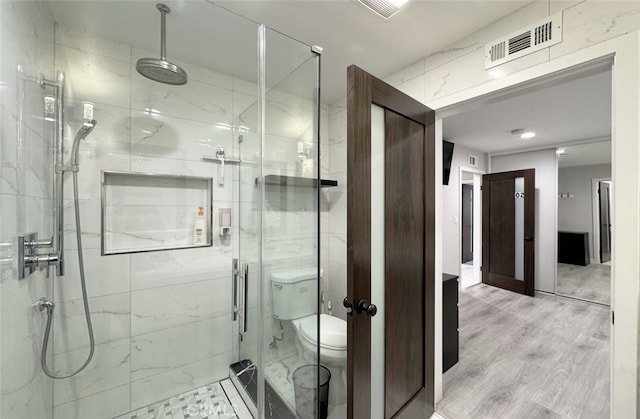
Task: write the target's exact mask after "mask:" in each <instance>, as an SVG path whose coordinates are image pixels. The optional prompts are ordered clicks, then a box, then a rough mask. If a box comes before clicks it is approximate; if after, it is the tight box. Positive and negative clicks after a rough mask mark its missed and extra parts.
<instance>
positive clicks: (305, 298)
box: [271, 268, 322, 320]
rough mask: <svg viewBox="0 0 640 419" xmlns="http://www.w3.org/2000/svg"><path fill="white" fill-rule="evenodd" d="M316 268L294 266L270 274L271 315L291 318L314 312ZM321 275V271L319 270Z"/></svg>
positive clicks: (316, 290) (316, 288)
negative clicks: (293, 267)
mask: <svg viewBox="0 0 640 419" xmlns="http://www.w3.org/2000/svg"><path fill="white" fill-rule="evenodd" d="M317 274H318V270H317V269H316V268H296V269H289V270H286V271H278V272H273V273H272V274H271V292H272V296H273V315H274V317H275V318H277V319H280V320H293V319H299V318H301V317H305V316H310V315H312V314H315V313H316V310H317V307H318V278H317ZM320 275H322V271H321V272H320Z"/></svg>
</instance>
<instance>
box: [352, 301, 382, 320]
mask: <svg viewBox="0 0 640 419" xmlns="http://www.w3.org/2000/svg"><path fill="white" fill-rule="evenodd" d="M356 310H357V311H358V313H360V314H366V315H367V316H369V317H373V316H375V315H376V313H378V307H376V305H375V304H371V303H369V301H367V300H360V301H359V302H358V307H357V308H356Z"/></svg>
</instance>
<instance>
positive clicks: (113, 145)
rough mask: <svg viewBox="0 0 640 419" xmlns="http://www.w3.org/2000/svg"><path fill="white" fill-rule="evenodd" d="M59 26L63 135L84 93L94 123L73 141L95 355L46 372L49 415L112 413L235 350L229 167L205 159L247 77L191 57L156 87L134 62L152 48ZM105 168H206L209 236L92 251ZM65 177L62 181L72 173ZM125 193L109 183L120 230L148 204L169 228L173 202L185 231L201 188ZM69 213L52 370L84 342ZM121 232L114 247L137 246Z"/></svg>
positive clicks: (178, 388)
mask: <svg viewBox="0 0 640 419" xmlns="http://www.w3.org/2000/svg"><path fill="white" fill-rule="evenodd" d="M55 33H56V43H55V57H56V59H55V66H56V68H59V69H62V70H65V72H66V74H67V87H66V89H65V100H66V109H65V112H66V115H67V126H66V135H65V144H66V146H67V147H69V146H70V145H71V142H72V140H73V137H74V136H75V133H76V132H77V129H78V128H79V125H80V124H81V122H82V113H81V110H82V104H83V103H84V102H91V103H93V104H94V118H95V119H96V120H97V121H98V124H97V126H96V128H95V130H94V131H93V132H92V133H91V135H90V136H89V137H87V139H86V140H85V141H83V142H82V143H81V145H80V176H79V178H80V185H79V190H80V192H79V195H80V211H81V217H82V238H83V249H84V252H85V266H86V273H87V275H86V276H87V287H88V290H89V297H90V298H89V304H90V307H91V312H92V320H93V324H94V330H95V335H96V342H97V346H96V354H95V358H94V360H93V361H92V363H91V365H90V366H89V368H88V369H87V370H86V371H84V372H82V373H81V374H79V375H78V376H77V377H74V378H72V379H69V380H64V381H57V382H56V383H55V387H54V398H53V402H54V406H55V407H54V414H55V416H56V417H60V418H65V419H67V418H69V419H71V418H81V417H83V418H84V417H91V418H95V419H100V418H111V417H114V416H116V415H119V414H123V413H125V412H129V411H132V410H136V409H138V408H141V407H143V406H146V405H148V404H150V403H153V402H155V401H157V400H159V399H162V398H164V397H171V396H174V395H176V394H180V393H182V392H185V391H188V390H190V389H193V388H197V387H198V386H201V385H203V384H206V383H209V382H212V381H215V380H218V379H221V378H224V377H226V376H227V371H228V366H229V364H230V363H231V361H232V350H233V347H232V342H233V341H232V339H231V337H232V322H231V321H230V316H229V313H230V310H231V281H230V277H229V272H230V266H231V259H232V257H233V255H234V254H237V252H238V240H237V237H238V223H237V222H238V217H237V215H238V214H237V205H236V204H234V200H237V198H236V197H237V193H238V173H237V169H236V168H235V167H234V166H232V165H226V166H225V169H224V178H225V181H224V184H223V185H220V182H219V180H220V176H221V172H219V170H218V166H217V165H216V164H214V163H206V162H203V161H202V156H204V155H210V156H211V155H215V149H216V146H222V147H224V149H225V152H226V155H227V156H229V157H233V156H235V155H237V143H236V141H235V139H234V133H233V130H232V129H231V127H232V125H233V123H234V118H236V117H237V115H238V114H239V112H240V111H241V110H242V109H243V107H246V104H247V103H248V102H250V101H251V100H255V99H254V98H255V94H254V96H251V95H249V94H247V92H248V90H249V89H247V87H246V83H244V82H243V81H238V82H239V83H241V84H242V87H243V88H242V89H241V91H238V90H236V89H235V88H234V85H235V83H236V80H235V79H234V78H233V77H231V76H228V75H225V74H220V73H216V72H214V71H210V70H207V69H204V68H199V67H196V66H194V65H191V64H189V63H179V65H181V66H183V68H185V69H186V71H187V72H188V73H189V76H190V80H189V83H188V84H187V85H186V86H182V87H175V86H166V85H161V84H158V83H155V82H152V81H150V80H147V79H145V78H143V77H142V76H140V75H139V74H138V73H137V72H136V70H135V62H136V61H137V59H138V58H140V57H142V56H154V55H155V53H154V52H151V51H143V50H139V49H136V48H134V47H131V46H129V45H124V44H120V43H116V42H112V41H109V40H106V39H101V38H95V37H92V35H90V34H89V33H86V32H83V31H81V30H77V29H74V28H68V27H62V26H59V25H58V26H56V32H55ZM103 170H113V171H131V172H140V173H158V174H167V175H189V176H201V177H212V178H213V179H214V182H213V195H212V198H213V205H212V206H213V227H214V230H213V231H214V234H213V246H212V247H203V248H193V249H182V250H165V251H158V252H150V253H132V254H122V255H108V256H101V253H100V241H101V235H100V209H101V201H100V198H101V196H100V182H101V171H103ZM65 186H66V188H67V189H66V190H67V191H71V183H70V180H69V179H67V180H66V184H65ZM112 192H113V191H112ZM120 192H122V193H118V192H117V191H116V195H117V196H115V195H114V198H115V200H114V201H113V202H114V203H115V204H117V207H114V211H113V213H112V215H113V220H112V221H113V222H114V224H113V225H114V226H116V225H120V227H122V226H125V227H123V228H124V230H123V228H120V230H122V231H125V230H126V231H127V233H128V234H130V233H131V231H133V230H135V228H138V226H137V225H136V218H135V216H133V215H135V214H138V216H139V217H143V216H144V220H145V222H148V221H149V220H154V219H155V220H157V221H158V223H156V225H155V227H154V226H150V227H148V228H150V229H153V228H155V229H156V230H158V231H161V230H163V229H164V230H166V229H167V228H166V227H167V226H166V225H164V224H163V223H164V221H165V220H166V219H167V214H168V213H169V212H171V211H173V214H174V215H172V216H171V218H172V219H173V221H172V226H173V227H175V228H176V229H182V230H188V229H189V226H188V225H187V224H190V221H189V218H193V217H192V216H193V215H195V212H196V211H197V206H198V204H197V203H196V201H197V202H198V203H199V202H200V201H201V200H202V199H203V196H202V193H200V192H199V191H192V192H193V193H190V194H183V196H181V197H180V199H179V201H180V204H181V205H182V204H184V202H185V200H188V202H190V204H191V206H192V207H193V208H184V209H183V211H182V212H179V213H176V211H175V208H178V206H177V205H176V202H175V196H174V197H169V196H168V195H167V194H163V199H162V202H155V201H154V202H155V206H156V208H155V209H152V208H150V207H149V205H148V204H149V202H150V199H151V198H153V197H156V198H157V197H158V195H157V193H155V192H153V188H144V187H142V188H141V189H139V190H138V192H136V193H135V194H134V195H131V193H130V191H124V192H123V191H120ZM185 193H186V192H185ZM189 196H190V197H191V198H189ZM66 198H67V202H66V205H65V208H66V210H67V211H70V212H67V214H72V213H73V212H72V200H71V193H70V192H67V195H66ZM183 198H184V199H183ZM219 208H233V214H232V229H231V234H230V235H228V236H226V237H220V236H219V235H218V234H215V233H217V231H218V230H217V222H218V216H217V214H218V209H219ZM185 213H189V214H191V213H193V214H191V215H190V216H188V217H187V216H185V215H184V214H185ZM118 215H125V216H126V217H124V218H123V217H118ZM132 217H133V218H132ZM140 219H142V218H140ZM185 219H187V220H186V221H185ZM65 221H66V223H65V224H66V225H65V238H66V258H67V261H68V265H67V268H68V269H67V274H66V275H65V277H64V278H56V290H55V297H56V302H57V307H58V310H57V317H56V322H57V323H56V329H55V335H54V345H53V353H54V365H55V369H56V370H58V371H65V370H67V369H69V368H73V367H74V366H77V365H78V364H80V363H81V362H82V361H83V359H84V357H85V356H86V354H87V351H88V342H87V336H86V328H85V322H84V316H83V309H82V300H81V293H80V289H79V285H78V284H79V282H78V280H79V278H78V263H77V256H76V251H75V249H76V248H77V245H76V243H75V225H74V223H73V218H72V217H70V216H69V217H66V220H65ZM118 223H119V224H118ZM127 223H129V224H127ZM191 228H192V227H191ZM121 236H126V235H121ZM155 238H157V237H154V239H155ZM119 239H120V242H118V246H120V247H134V246H135V245H137V244H139V243H136V242H133V241H131V240H130V239H128V240H124V241H123V240H122V237H120V238H119ZM174 239H175V237H174V238H171V239H170V240H174Z"/></svg>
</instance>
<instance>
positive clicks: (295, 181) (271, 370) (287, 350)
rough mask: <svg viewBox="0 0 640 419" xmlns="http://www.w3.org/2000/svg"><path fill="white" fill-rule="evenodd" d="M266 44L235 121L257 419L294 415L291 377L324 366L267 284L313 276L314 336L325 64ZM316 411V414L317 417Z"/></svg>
mask: <svg viewBox="0 0 640 419" xmlns="http://www.w3.org/2000/svg"><path fill="white" fill-rule="evenodd" d="M259 39H260V40H261V43H260V45H261V47H262V48H261V53H260V54H259V59H260V62H261V65H259V73H261V76H260V74H259V77H258V83H257V91H258V92H259V94H258V95H257V96H256V97H255V101H253V103H251V104H250V105H249V106H248V107H247V108H246V109H245V110H244V111H242V112H241V113H240V115H239V117H238V119H237V121H236V124H235V129H236V131H237V133H236V134H237V141H238V143H237V144H238V150H239V154H238V156H239V158H240V163H239V171H238V180H239V182H238V188H237V198H238V217H239V218H238V219H239V245H238V253H237V254H238V259H237V265H236V267H235V268H234V272H235V273H236V274H235V276H234V277H235V280H234V283H235V287H234V290H235V292H234V304H235V306H236V310H235V314H234V319H235V320H236V321H235V322H234V325H235V329H234V330H235V332H234V334H235V336H234V339H236V342H237V346H236V354H237V362H235V363H234V364H232V365H231V369H232V374H231V377H232V380H234V382H235V384H236V386H237V387H241V388H243V389H244V390H245V394H244V395H243V396H244V398H245V401H247V404H248V405H249V407H250V409H251V410H252V413H253V414H254V416H255V417H257V418H277V419H288V418H291V419H294V418H295V417H296V400H295V393H294V386H293V373H294V371H295V369H296V368H298V367H300V366H302V365H311V366H313V367H317V366H318V351H317V347H314V346H313V345H311V347H310V348H308V349H306V351H305V352H304V354H303V351H302V347H301V346H300V345H298V339H297V329H296V326H295V325H294V324H295V321H296V320H298V319H286V320H284V319H279V318H277V317H276V316H275V315H274V307H273V304H272V291H271V280H270V278H271V273H272V272H275V271H287V270H291V269H300V268H303V269H308V270H309V271H310V272H311V274H310V277H309V283H310V284H311V286H310V287H309V291H308V292H309V293H310V295H311V296H312V297H313V298H311V300H313V302H312V303H311V304H310V306H309V307H308V313H306V314H305V316H306V317H310V320H311V321H312V322H313V323H315V324H316V335H317V333H318V332H317V330H318V328H317V313H318V304H317V301H318V287H319V280H318V279H319V276H320V274H319V252H318V249H319V226H318V220H319V216H318V215H319V212H318V208H319V199H318V197H319V185H320V182H319V179H318V166H319V143H318V133H319V128H318V127H319V59H320V58H319V55H318V54H317V53H316V52H313V51H312V48H311V47H310V46H308V45H305V44H302V43H300V42H298V41H296V40H293V39H291V38H289V37H286V36H284V35H282V34H280V33H278V32H275V31H272V30H269V29H267V28H265V27H262V28H261V29H260V31H259ZM315 340H316V341H317V340H318V339H317V336H316V339H315ZM234 361H235V360H234ZM314 387H315V386H311V393H312V397H311V400H312V401H313V400H314V397H313V392H314ZM241 394H242V392H241ZM317 410H318V409H314V408H313V407H312V409H311V414H312V415H313V417H314V418H315V417H318V416H316V411H317ZM298 416H300V415H298ZM303 416H304V415H303ZM304 417H307V416H304Z"/></svg>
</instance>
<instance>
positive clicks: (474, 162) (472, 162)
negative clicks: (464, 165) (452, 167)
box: [469, 154, 478, 167]
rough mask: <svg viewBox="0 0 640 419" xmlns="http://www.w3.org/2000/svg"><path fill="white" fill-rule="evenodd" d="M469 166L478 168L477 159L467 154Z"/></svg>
mask: <svg viewBox="0 0 640 419" xmlns="http://www.w3.org/2000/svg"><path fill="white" fill-rule="evenodd" d="M469 166H473V167H478V157H476V156H474V155H472V154H469Z"/></svg>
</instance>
